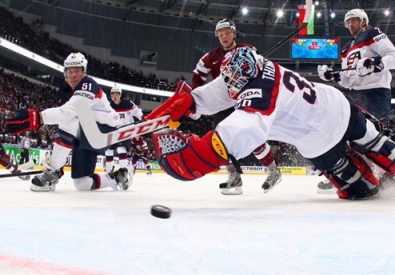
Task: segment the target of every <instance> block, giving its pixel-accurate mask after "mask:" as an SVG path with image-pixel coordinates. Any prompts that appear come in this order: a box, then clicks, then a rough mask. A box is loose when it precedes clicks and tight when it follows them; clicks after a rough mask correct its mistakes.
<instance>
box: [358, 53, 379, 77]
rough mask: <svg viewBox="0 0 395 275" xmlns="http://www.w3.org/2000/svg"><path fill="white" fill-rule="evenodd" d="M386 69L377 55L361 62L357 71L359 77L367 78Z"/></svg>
mask: <svg viewBox="0 0 395 275" xmlns="http://www.w3.org/2000/svg"><path fill="white" fill-rule="evenodd" d="M383 69H384V64H383V62H382V61H381V56H379V55H376V56H373V57H367V58H363V59H361V60H359V62H358V63H357V67H356V68H355V70H356V71H357V73H358V75H359V76H366V75H369V74H371V73H378V72H381V71H382V70H383Z"/></svg>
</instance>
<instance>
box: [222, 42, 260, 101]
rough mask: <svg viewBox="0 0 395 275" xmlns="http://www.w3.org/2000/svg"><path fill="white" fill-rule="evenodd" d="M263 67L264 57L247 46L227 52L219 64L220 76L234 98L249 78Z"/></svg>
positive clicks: (254, 76) (255, 75) (253, 76)
mask: <svg viewBox="0 0 395 275" xmlns="http://www.w3.org/2000/svg"><path fill="white" fill-rule="evenodd" d="M263 68H264V58H263V56H262V55H259V54H258V53H257V52H256V49H252V48H249V47H241V48H235V49H233V50H232V51H230V52H228V53H227V54H226V55H225V57H224V60H223V61H222V65H221V77H222V79H223V80H224V82H225V86H226V88H227V89H228V92H229V95H230V96H231V98H233V99H236V98H237V95H238V94H239V93H240V91H241V89H242V88H243V87H244V86H245V85H246V84H247V83H248V81H249V80H250V79H253V78H256V77H257V76H258V75H259V72H260V71H262V70H263Z"/></svg>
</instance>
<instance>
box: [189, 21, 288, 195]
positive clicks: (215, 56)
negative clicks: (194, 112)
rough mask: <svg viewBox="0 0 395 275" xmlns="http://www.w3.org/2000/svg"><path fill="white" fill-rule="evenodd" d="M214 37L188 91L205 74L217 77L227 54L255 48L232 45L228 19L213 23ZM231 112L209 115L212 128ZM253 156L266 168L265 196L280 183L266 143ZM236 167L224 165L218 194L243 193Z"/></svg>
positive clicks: (202, 80) (232, 26)
mask: <svg viewBox="0 0 395 275" xmlns="http://www.w3.org/2000/svg"><path fill="white" fill-rule="evenodd" d="M215 36H216V37H217V38H218V41H219V43H220V46H219V47H217V48H215V49H212V50H211V51H209V52H208V53H206V54H205V55H203V56H202V58H200V60H199V62H198V63H197V64H196V68H195V70H194V71H193V75H192V89H195V88H197V87H200V86H202V85H204V84H205V82H206V80H207V77H208V76H209V74H211V76H212V77H213V78H217V77H218V76H220V74H221V72H220V67H221V63H222V60H223V58H224V56H225V54H226V53H227V52H229V51H231V50H233V49H235V48H239V47H250V48H255V47H254V46H252V45H250V44H244V43H236V24H235V23H234V22H233V21H232V20H230V19H222V20H220V21H219V22H218V23H217V25H216V26H215ZM234 110H235V108H234V106H232V107H230V108H228V109H226V110H222V111H219V112H218V113H215V114H214V115H213V117H214V121H213V127H214V128H215V127H216V126H217V125H218V123H220V122H221V121H222V120H223V119H224V118H226V117H227V116H229V115H230V114H231V113H233V111H234ZM196 117H198V116H195V117H193V116H192V118H196ZM253 154H254V156H255V157H256V158H257V159H258V161H259V162H260V163H261V164H262V165H263V166H265V167H267V170H268V176H267V178H266V180H265V181H264V183H263V184H262V189H263V190H264V192H265V193H266V192H269V191H270V190H271V189H272V188H273V187H274V186H276V185H277V184H278V183H280V182H281V177H282V173H281V171H280V169H279V168H278V167H277V164H276V161H275V159H274V155H273V152H272V151H271V149H270V146H269V144H268V143H266V142H265V143H263V144H261V145H260V146H258V147H257V148H255V150H254V151H253ZM236 167H240V165H239V164H237V165H234V164H233V163H230V164H228V165H226V169H227V171H228V173H229V176H228V179H227V181H226V182H225V183H221V184H220V185H219V187H220V189H221V193H222V194H224V195H241V194H242V193H243V190H242V185H243V180H242V178H241V176H240V172H241V171H238V169H236Z"/></svg>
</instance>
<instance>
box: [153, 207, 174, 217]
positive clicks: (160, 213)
mask: <svg viewBox="0 0 395 275" xmlns="http://www.w3.org/2000/svg"><path fill="white" fill-rule="evenodd" d="M170 214H171V209H170V208H169V207H166V206H163V205H153V206H152V207H151V215H152V216H154V217H157V218H160V219H168V218H170Z"/></svg>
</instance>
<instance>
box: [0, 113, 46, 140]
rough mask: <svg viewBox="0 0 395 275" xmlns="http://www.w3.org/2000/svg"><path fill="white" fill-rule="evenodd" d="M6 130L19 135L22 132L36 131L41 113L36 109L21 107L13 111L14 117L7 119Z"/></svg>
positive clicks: (39, 124)
mask: <svg viewBox="0 0 395 275" xmlns="http://www.w3.org/2000/svg"><path fill="white" fill-rule="evenodd" d="M5 123H6V124H7V125H6V131H7V132H9V133H11V134H14V135H18V134H20V133H23V132H26V131H29V130H34V131H36V130H37V129H38V128H39V127H40V126H41V125H42V123H40V113H39V112H38V111H37V110H35V109H20V110H17V111H13V112H12V117H11V118H7V119H6V120H5Z"/></svg>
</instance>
